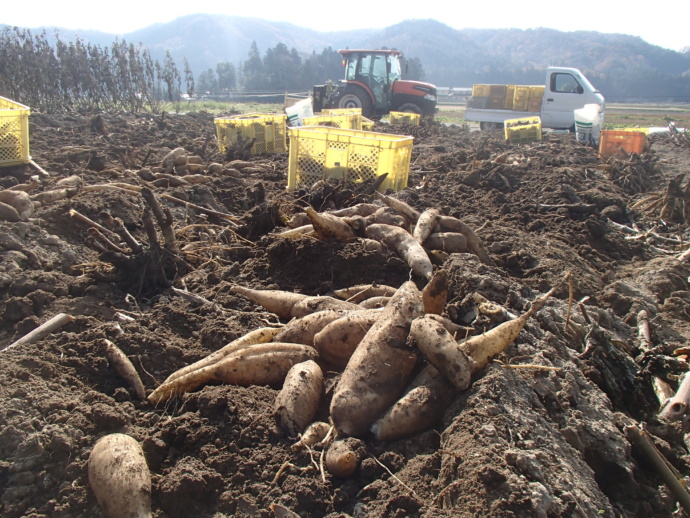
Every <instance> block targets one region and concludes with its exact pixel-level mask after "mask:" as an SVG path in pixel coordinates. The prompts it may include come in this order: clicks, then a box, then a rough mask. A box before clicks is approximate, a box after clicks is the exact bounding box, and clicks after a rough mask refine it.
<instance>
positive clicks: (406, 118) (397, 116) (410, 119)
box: [389, 112, 422, 126]
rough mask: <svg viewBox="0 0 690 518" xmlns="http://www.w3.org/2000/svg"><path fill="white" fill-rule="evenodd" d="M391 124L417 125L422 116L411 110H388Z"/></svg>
mask: <svg viewBox="0 0 690 518" xmlns="http://www.w3.org/2000/svg"><path fill="white" fill-rule="evenodd" d="M389 115H390V117H389V122H390V123H391V124H409V125H411V126H419V123H420V121H421V119H422V116H421V115H419V114H418V113H413V112H389Z"/></svg>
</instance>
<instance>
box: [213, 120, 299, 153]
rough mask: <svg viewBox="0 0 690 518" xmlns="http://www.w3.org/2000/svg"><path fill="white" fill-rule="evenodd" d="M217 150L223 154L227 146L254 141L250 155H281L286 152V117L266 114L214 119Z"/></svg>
mask: <svg viewBox="0 0 690 518" xmlns="http://www.w3.org/2000/svg"><path fill="white" fill-rule="evenodd" d="M213 122H215V124H216V133H217V136H218V149H219V150H220V153H221V154H223V155H224V154H225V152H226V150H227V148H228V146H230V145H232V144H234V143H236V142H238V141H247V140H248V139H256V140H255V142H254V145H253V146H252V147H251V150H250V152H251V154H252V155H261V154H264V153H283V152H285V151H287V139H286V127H287V126H286V125H287V116H286V115H277V114H267V113H249V114H246V115H238V116H235V117H216V118H215V119H213Z"/></svg>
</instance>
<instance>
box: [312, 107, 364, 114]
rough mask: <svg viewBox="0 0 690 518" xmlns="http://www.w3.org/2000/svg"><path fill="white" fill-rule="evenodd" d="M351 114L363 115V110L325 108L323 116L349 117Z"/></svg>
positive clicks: (322, 111) (322, 112)
mask: <svg viewBox="0 0 690 518" xmlns="http://www.w3.org/2000/svg"><path fill="white" fill-rule="evenodd" d="M349 113H359V114H360V115H362V108H324V109H323V110H321V114H322V115H347V114H349Z"/></svg>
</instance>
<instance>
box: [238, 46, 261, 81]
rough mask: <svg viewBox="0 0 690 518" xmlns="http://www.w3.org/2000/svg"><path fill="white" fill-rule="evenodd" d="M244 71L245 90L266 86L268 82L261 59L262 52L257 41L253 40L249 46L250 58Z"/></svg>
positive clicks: (243, 68) (245, 64) (244, 66)
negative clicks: (260, 52)
mask: <svg viewBox="0 0 690 518" xmlns="http://www.w3.org/2000/svg"><path fill="white" fill-rule="evenodd" d="M242 73H243V76H244V89H245V90H260V89H261V88H263V87H264V85H265V83H266V79H265V74H264V64H263V61H262V60H261V54H259V47H258V46H257V45H256V41H252V45H251V47H250V48H249V59H248V60H247V61H245V62H244V65H243V67H242Z"/></svg>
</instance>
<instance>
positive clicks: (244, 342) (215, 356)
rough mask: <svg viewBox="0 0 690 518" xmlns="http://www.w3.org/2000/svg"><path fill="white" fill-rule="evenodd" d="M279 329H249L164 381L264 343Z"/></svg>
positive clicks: (166, 381)
mask: <svg viewBox="0 0 690 518" xmlns="http://www.w3.org/2000/svg"><path fill="white" fill-rule="evenodd" d="M281 329H282V328H280V327H260V328H259V329H255V330H254V331H250V332H249V333H247V334H246V335H244V336H241V337H240V338H238V339H236V340H233V341H232V342H230V343H229V344H227V345H224V346H223V347H221V348H220V349H218V350H217V351H214V352H212V353H211V354H209V355H208V356H206V357H204V358H202V359H201V360H199V361H197V362H194V363H192V364H191V365H187V366H186V367H182V368H181V369H179V370H177V371H175V372H173V373H172V374H171V375H170V376H168V378H167V379H166V380H165V382H164V383H168V382H169V381H172V380H174V379H176V378H179V377H181V376H184V375H185V374H188V373H190V372H192V371H195V370H198V369H201V368H202V367H207V366H209V365H213V364H214V363H216V362H218V361H220V360H222V359H223V358H225V357H226V356H228V355H230V354H232V353H234V352H236V351H239V350H240V349H244V348H246V347H250V346H252V345H257V344H265V343H266V342H270V341H271V340H273V337H275V335H277V334H278V332H279V331H280V330H281Z"/></svg>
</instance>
